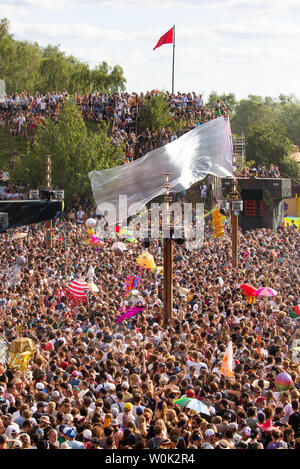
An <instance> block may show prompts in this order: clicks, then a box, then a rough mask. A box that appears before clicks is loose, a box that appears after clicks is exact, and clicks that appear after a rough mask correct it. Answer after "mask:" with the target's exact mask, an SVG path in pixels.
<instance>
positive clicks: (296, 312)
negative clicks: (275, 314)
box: [289, 305, 300, 319]
mask: <svg viewBox="0 0 300 469" xmlns="http://www.w3.org/2000/svg"><path fill="white" fill-rule="evenodd" d="M289 316H290V317H291V318H292V319H298V318H299V317H300V306H299V305H297V306H294V308H291V309H290V310H289Z"/></svg>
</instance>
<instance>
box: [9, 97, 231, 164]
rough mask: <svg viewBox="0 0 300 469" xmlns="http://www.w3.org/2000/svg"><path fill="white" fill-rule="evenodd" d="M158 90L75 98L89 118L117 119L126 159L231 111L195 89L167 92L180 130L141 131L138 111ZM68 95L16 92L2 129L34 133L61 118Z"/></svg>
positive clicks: (115, 138) (115, 130) (115, 136)
mask: <svg viewBox="0 0 300 469" xmlns="http://www.w3.org/2000/svg"><path fill="white" fill-rule="evenodd" d="M156 92H157V91H156V90H153V92H147V93H145V94H144V93H141V94H140V95H138V94H136V93H131V94H129V93H114V94H102V93H93V94H92V93H90V94H85V95H81V94H79V93H76V94H75V96H74V97H72V99H74V100H75V102H76V104H77V106H78V107H79V109H80V111H81V114H82V117H83V118H84V120H86V121H87V122H94V123H100V122H102V121H105V122H107V123H110V122H111V121H112V122H113V124H112V129H111V134H112V136H111V139H112V143H113V144H115V145H120V144H121V143H122V144H124V147H125V163H128V162H130V161H132V160H134V159H136V158H139V157H140V156H143V155H144V154H145V153H147V152H148V151H150V150H153V149H154V148H157V147H158V146H161V145H165V144H166V143H169V142H171V141H173V140H174V139H176V138H178V137H179V136H181V135H183V133H185V132H187V131H189V130H191V129H193V128H194V127H195V126H196V125H199V124H202V123H204V122H207V121H208V120H211V119H214V118H216V117H218V116H220V115H224V116H225V115H227V109H226V106H225V104H224V103H223V102H221V101H219V100H218V101H217V102H216V103H215V105H214V108H213V109H209V108H207V107H205V106H204V101H203V98H202V95H201V94H200V95H199V96H197V95H196V94H195V93H187V94H186V93H180V92H178V93H177V94H169V93H168V92H166V93H164V97H165V100H166V102H169V103H170V115H171V118H172V122H173V124H174V123H178V124H179V125H178V126H177V127H178V130H177V131H175V130H172V129H161V130H160V132H157V131H155V130H154V129H147V130H146V131H145V132H141V133H138V122H137V119H138V115H139V110H140V109H141V107H142V106H143V104H144V103H145V102H146V101H147V100H148V99H149V98H150V97H151V96H152V95H153V94H155V93H156ZM64 99H70V97H69V96H68V94H67V92H63V93H61V92H58V93H47V94H46V95H44V96H42V95H40V94H39V93H36V94H35V95H34V96H31V95H29V94H28V93H27V92H23V93H21V94H18V93H14V94H13V95H11V96H7V97H6V98H5V99H4V101H3V102H2V103H0V130H1V129H3V128H5V127H8V128H9V131H10V135H11V136H13V137H16V136H20V137H21V138H22V140H23V139H25V138H26V139H31V138H33V137H34V134H35V130H36V128H37V127H39V126H40V125H41V124H43V123H44V122H45V119H47V118H51V119H53V120H54V121H57V119H58V117H57V111H58V107H59V105H60V104H61V103H62V102H63V101H64Z"/></svg>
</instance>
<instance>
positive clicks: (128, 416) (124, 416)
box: [118, 402, 135, 429]
mask: <svg viewBox="0 0 300 469" xmlns="http://www.w3.org/2000/svg"><path fill="white" fill-rule="evenodd" d="M132 408H133V405H132V404H131V402H126V404H125V405H124V410H123V412H121V413H120V414H119V415H118V421H119V425H120V428H123V429H124V428H126V425H127V424H128V422H135V417H134V415H133V414H132Z"/></svg>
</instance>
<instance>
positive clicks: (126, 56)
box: [0, 0, 300, 99]
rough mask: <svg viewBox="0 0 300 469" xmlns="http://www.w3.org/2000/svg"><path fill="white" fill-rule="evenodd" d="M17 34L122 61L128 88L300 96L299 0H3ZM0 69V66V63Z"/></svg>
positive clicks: (0, 11) (86, 56)
mask: <svg viewBox="0 0 300 469" xmlns="http://www.w3.org/2000/svg"><path fill="white" fill-rule="evenodd" d="M3 17H6V18H8V20H9V21H10V25H11V30H10V32H11V33H12V34H13V35H14V37H15V39H20V40H24V39H26V40H29V41H31V42H35V41H37V42H38V43H39V45H41V46H46V45H48V44H53V45H54V44H56V45H60V48H61V50H63V51H65V52H66V53H67V54H72V55H74V56H76V57H77V58H79V59H80V60H82V61H84V62H87V63H89V65H90V66H95V65H97V64H99V63H101V62H102V61H104V60H105V61H107V62H108V64H109V65H112V66H113V65H116V64H118V65H120V66H121V67H122V68H123V70H124V76H125V78H126V80H127V83H126V89H127V91H128V92H132V91H136V92H138V93H140V92H142V91H143V92H145V91H147V90H152V89H159V90H169V91H171V83H172V81H171V77H172V45H171V44H167V45H163V46H161V47H159V48H158V49H156V50H155V51H153V47H154V46H155V44H156V43H157V41H158V39H159V38H160V36H162V35H163V34H164V33H166V32H167V31H168V30H169V29H170V28H171V27H172V26H173V25H175V91H181V92H191V91H195V92H196V93H197V94H198V93H202V94H203V95H204V97H208V96H209V94H210V92H211V91H213V90H214V91H216V92H218V93H230V92H233V93H235V94H236V96H237V98H238V99H242V98H246V97H247V96H248V95H249V94H256V95H261V96H272V97H277V96H278V95H279V94H280V93H284V94H295V95H296V96H297V97H298V98H300V60H299V43H300V26H299V24H300V21H299V20H300V0H0V18H3ZM0 72H1V70H0Z"/></svg>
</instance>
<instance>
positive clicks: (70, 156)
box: [11, 101, 124, 201]
mask: <svg viewBox="0 0 300 469" xmlns="http://www.w3.org/2000/svg"><path fill="white" fill-rule="evenodd" d="M48 154H49V155H51V157H52V158H51V161H52V184H53V187H60V188H62V189H64V191H65V198H66V200H69V201H72V200H73V199H74V198H75V197H77V196H78V195H79V196H88V197H91V196H92V193H91V186H90V180H89V178H88V173H89V172H90V171H92V170H100V169H105V168H109V167H111V166H116V165H119V164H121V162H122V160H123V159H124V153H123V149H122V148H121V147H115V146H113V145H112V144H111V143H110V139H109V137H108V136H107V126H105V125H103V126H101V127H100V126H99V128H98V132H97V133H93V134H89V133H88V131H87V128H86V125H85V123H84V121H83V119H82V117H81V114H80V111H79V110H78V109H77V106H76V104H74V103H73V102H72V101H65V102H64V104H62V105H61V106H60V108H59V113H58V123H55V122H53V121H52V120H51V119H48V120H47V121H46V122H45V125H43V126H41V127H40V128H39V129H38V130H37V134H36V138H35V141H34V143H33V145H32V147H30V146H29V147H28V149H27V151H26V153H25V155H24V156H23V157H21V158H20V159H19V160H18V161H17V164H16V166H15V167H14V169H13V170H12V174H11V176H12V180H13V181H15V182H19V181H22V182H24V183H26V184H30V186H31V187H42V186H45V184H46V155H48Z"/></svg>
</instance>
